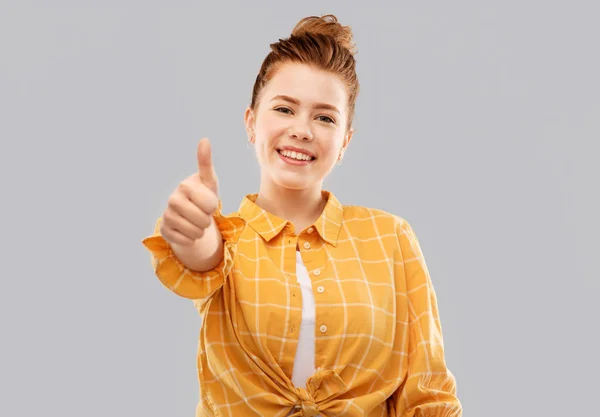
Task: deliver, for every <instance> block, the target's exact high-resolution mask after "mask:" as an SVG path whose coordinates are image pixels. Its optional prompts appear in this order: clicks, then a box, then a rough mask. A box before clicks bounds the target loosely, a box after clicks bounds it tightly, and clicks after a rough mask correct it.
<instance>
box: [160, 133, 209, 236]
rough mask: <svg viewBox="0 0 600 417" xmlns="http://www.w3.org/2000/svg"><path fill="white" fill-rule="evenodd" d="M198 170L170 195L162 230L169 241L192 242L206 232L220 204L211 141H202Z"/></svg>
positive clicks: (163, 217) (162, 233)
mask: <svg viewBox="0 0 600 417" xmlns="http://www.w3.org/2000/svg"><path fill="white" fill-rule="evenodd" d="M197 157H198V172H197V173H194V174H193V175H190V176H189V177H187V178H186V179H185V180H183V181H182V182H181V183H180V184H179V185H178V186H177V188H176V189H175V191H174V192H173V193H172V194H171V196H170V197H169V200H168V203H167V209H166V210H165V212H164V213H163V216H162V224H161V227H160V233H161V235H162V236H163V238H164V239H165V240H166V241H167V242H168V243H169V244H178V245H180V246H191V245H193V244H194V243H195V242H196V240H197V239H200V238H201V237H203V236H204V233H205V231H206V229H207V228H208V227H209V226H210V225H211V224H212V222H213V217H212V216H213V214H214V213H215V212H216V211H217V208H218V205H219V197H218V195H219V194H218V193H219V190H218V180H217V174H216V173H215V168H214V166H213V163H212V154H211V147H210V142H209V141H208V139H207V138H204V139H202V140H201V141H200V143H198V152H197Z"/></svg>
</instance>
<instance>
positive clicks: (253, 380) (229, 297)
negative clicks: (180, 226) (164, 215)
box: [143, 190, 462, 417]
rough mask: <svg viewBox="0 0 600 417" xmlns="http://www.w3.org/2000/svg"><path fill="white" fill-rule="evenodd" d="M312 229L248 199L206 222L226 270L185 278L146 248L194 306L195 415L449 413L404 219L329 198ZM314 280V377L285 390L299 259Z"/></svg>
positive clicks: (167, 257)
mask: <svg viewBox="0 0 600 417" xmlns="http://www.w3.org/2000/svg"><path fill="white" fill-rule="evenodd" d="M322 193H323V196H324V197H326V198H327V204H326V206H325V209H324V210H323V213H322V214H321V216H320V217H319V219H318V220H317V221H316V222H315V223H314V224H313V225H311V226H310V227H307V228H306V229H304V230H302V231H300V233H296V232H295V230H294V226H293V224H292V223H290V222H288V221H286V220H284V219H281V218H278V217H277V216H275V215H273V214H271V213H269V212H267V211H265V210H263V209H261V208H260V207H259V206H257V205H256V204H255V201H256V197H257V194H249V195H247V196H246V197H245V198H244V199H243V200H242V202H241V205H240V207H239V210H238V212H235V213H232V214H230V215H227V216H225V215H223V214H222V205H221V202H219V208H218V210H217V212H216V213H215V215H214V219H215V221H216V223H217V225H218V227H219V229H220V231H221V234H222V236H223V241H224V257H223V261H222V262H221V263H220V265H218V266H217V267H216V268H214V269H212V270H210V271H206V272H198V271H193V270H190V269H188V268H186V267H185V266H184V265H183V264H182V263H181V262H180V261H179V260H178V259H177V257H176V256H175V255H174V253H173V251H172V250H171V248H170V246H169V244H168V243H167V242H166V241H165V240H164V238H163V237H162V236H161V235H160V232H159V229H160V222H161V219H158V221H157V223H156V227H155V231H154V234H153V235H152V236H150V237H147V238H146V239H144V240H143V243H144V245H145V247H146V248H147V249H148V250H149V251H150V253H151V259H152V266H153V268H154V271H155V274H156V276H157V277H158V278H159V280H160V282H162V284H163V285H164V286H165V287H166V288H168V289H169V290H170V291H172V292H174V293H175V294H178V295H180V296H181V297H184V298H187V299H190V300H193V303H194V305H195V307H196V309H197V310H198V313H199V314H200V316H201V317H202V326H201V330H200V338H199V344H198V379H199V387H200V396H199V398H200V399H199V402H198V406H197V409H196V417H201V416H211V417H212V416H229V417H246V416H265V417H267V416H268V417H273V416H276V417H285V416H288V415H292V416H317V415H319V416H348V417H353V416H368V417H375V416H378V417H384V416H394V417H401V416H402V417H458V416H461V415H462V406H461V403H460V401H459V400H458V398H457V396H456V380H455V378H454V376H453V374H452V373H451V372H450V370H449V369H448V368H447V367H446V363H445V358H444V347H443V337H442V328H441V325H440V319H439V315H438V307H437V301H436V295H435V291H434V288H433V285H432V281H431V278H430V275H429V272H428V270H427V266H426V264H425V259H424V257H423V253H422V252H421V248H420V246H419V241H418V239H417V236H416V235H415V232H414V231H413V229H412V228H411V226H410V225H409V223H408V222H407V221H406V220H404V219H403V218H401V217H398V216H395V215H392V214H389V213H386V212H385V211H382V210H377V209H372V208H367V207H362V206H348V205H342V204H340V202H339V201H338V200H337V198H336V197H335V196H334V195H333V193H331V192H329V191H325V190H324V191H322ZM297 247H298V248H299V250H300V252H301V256H302V261H303V263H304V265H305V266H306V268H307V270H308V272H309V275H310V278H311V280H312V283H313V288H315V289H317V288H318V291H314V297H315V303H316V326H315V333H316V334H315V366H316V372H315V373H314V375H313V376H312V377H310V378H309V379H308V381H307V384H306V386H305V387H296V386H294V385H293V384H292V381H291V377H292V367H293V365H294V357H295V352H296V348H297V345H298V336H299V329H300V323H301V320H302V298H301V290H300V285H299V284H298V282H297V280H296V275H295V274H296V270H295V269H296V250H297Z"/></svg>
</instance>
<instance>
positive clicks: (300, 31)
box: [250, 14, 359, 129]
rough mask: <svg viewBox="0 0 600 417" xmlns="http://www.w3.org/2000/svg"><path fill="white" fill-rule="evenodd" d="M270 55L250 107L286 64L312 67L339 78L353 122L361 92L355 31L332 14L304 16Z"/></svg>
mask: <svg viewBox="0 0 600 417" xmlns="http://www.w3.org/2000/svg"><path fill="white" fill-rule="evenodd" d="M270 46H271V52H269V54H268V55H267V56H266V58H265V59H264V61H263V63H262V66H261V67H260V71H259V72H258V76H257V77H256V81H255V82H254V88H253V90H252V100H251V102H250V108H251V109H252V110H255V108H256V106H257V104H258V101H259V100H260V93H261V92H262V90H263V88H264V87H265V86H266V85H267V83H268V82H269V80H270V79H271V78H272V77H273V76H274V75H275V73H276V72H277V70H278V69H279V68H280V67H281V66H282V65H283V64H285V63H288V62H294V63H302V64H308V65H312V66H314V67H316V68H319V69H323V70H325V71H329V72H331V73H332V74H335V75H337V76H338V77H340V79H341V80H342V81H343V82H344V84H345V85H346V89H347V92H348V123H347V126H346V128H347V129H350V127H351V126H352V121H353V120H354V108H355V104H356V98H357V96H358V91H359V83H358V77H357V76H356V61H355V60H354V54H355V53H356V46H355V44H354V42H353V40H352V29H351V28H350V27H349V26H342V25H341V24H340V23H339V22H338V20H337V18H336V17H335V16H334V15H332V14H328V15H324V16H322V17H317V16H309V17H305V18H303V19H302V20H300V21H299V22H298V24H296V26H295V27H294V29H293V30H292V34H291V36H289V37H288V38H285V39H279V41H278V42H275V43H272V44H271V45H270Z"/></svg>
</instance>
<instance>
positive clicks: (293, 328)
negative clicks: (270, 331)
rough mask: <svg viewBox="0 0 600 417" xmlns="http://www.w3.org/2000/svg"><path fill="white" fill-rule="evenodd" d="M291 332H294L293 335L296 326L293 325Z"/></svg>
mask: <svg viewBox="0 0 600 417" xmlns="http://www.w3.org/2000/svg"><path fill="white" fill-rule="evenodd" d="M290 330H291V331H292V333H294V331H295V330H296V326H294V325H293V324H292V327H291V328H290Z"/></svg>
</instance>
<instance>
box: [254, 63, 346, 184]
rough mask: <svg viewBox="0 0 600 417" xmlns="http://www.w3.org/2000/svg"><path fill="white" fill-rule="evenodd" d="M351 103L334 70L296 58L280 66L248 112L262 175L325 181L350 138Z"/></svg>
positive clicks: (273, 179) (299, 181)
mask: <svg viewBox="0 0 600 417" xmlns="http://www.w3.org/2000/svg"><path fill="white" fill-rule="evenodd" d="M347 107H348V93H347V91H346V87H345V85H344V83H343V82H342V81H341V80H340V79H339V78H338V77H337V76H336V75H334V74H331V73H329V72H326V71H324V70H321V69H316V68H313V67H310V66H308V65H305V64H297V63H286V64H284V65H283V66H282V67H281V68H279V70H278V71H277V72H276V74H275V75H274V76H273V77H272V78H271V80H270V81H269V82H268V83H267V85H266V86H265V88H264V89H263V90H262V93H261V96H260V101H259V102H258V104H257V106H256V108H255V111H252V110H251V109H250V108H248V109H247V110H246V114H245V123H246V128H247V130H248V134H249V136H250V137H251V138H252V140H253V142H254V144H255V148H256V156H257V158H258V161H259V164H260V166H261V177H262V178H261V181H271V182H273V183H275V184H276V185H278V186H281V187H284V188H288V189H295V190H300V189H307V188H311V187H321V185H322V182H323V180H324V178H325V177H326V176H327V174H329V172H330V171H331V170H332V169H333V167H334V166H335V163H336V161H337V160H338V157H339V156H340V153H343V151H344V150H345V148H346V146H347V145H348V143H349V142H350V139H351V138H352V134H353V131H352V129H350V130H349V131H347V130H346V125H347V120H348V108H347ZM262 185H263V184H261V186H262Z"/></svg>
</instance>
